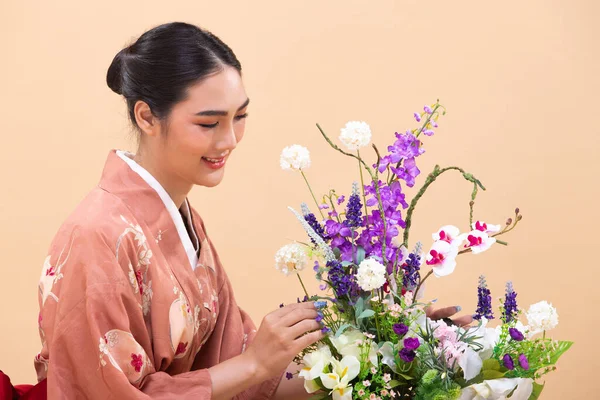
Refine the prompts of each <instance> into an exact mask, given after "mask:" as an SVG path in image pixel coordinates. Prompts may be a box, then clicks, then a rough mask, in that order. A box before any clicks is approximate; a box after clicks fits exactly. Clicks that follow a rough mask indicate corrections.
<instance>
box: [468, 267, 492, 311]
mask: <svg viewBox="0 0 600 400" xmlns="http://www.w3.org/2000/svg"><path fill="white" fill-rule="evenodd" d="M473 318H474V319H477V320H480V319H481V318H487V319H494V313H493V311H492V296H491V294H490V289H488V288H487V285H486V283H485V277H484V276H483V275H481V276H480V277H479V286H478V287H477V311H476V312H475V315H473Z"/></svg>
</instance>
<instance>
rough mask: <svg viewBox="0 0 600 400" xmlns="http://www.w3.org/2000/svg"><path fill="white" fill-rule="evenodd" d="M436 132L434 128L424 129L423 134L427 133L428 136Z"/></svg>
mask: <svg viewBox="0 0 600 400" xmlns="http://www.w3.org/2000/svg"><path fill="white" fill-rule="evenodd" d="M434 133H435V132H434V131H433V130H431V129H425V130H424V131H423V134H424V135H426V136H433V134H434Z"/></svg>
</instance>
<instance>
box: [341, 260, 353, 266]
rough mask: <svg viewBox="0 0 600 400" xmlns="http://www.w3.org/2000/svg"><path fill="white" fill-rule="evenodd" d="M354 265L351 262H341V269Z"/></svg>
mask: <svg viewBox="0 0 600 400" xmlns="http://www.w3.org/2000/svg"><path fill="white" fill-rule="evenodd" d="M352 264H354V263H353V262H352V261H342V267H347V266H348V265H352Z"/></svg>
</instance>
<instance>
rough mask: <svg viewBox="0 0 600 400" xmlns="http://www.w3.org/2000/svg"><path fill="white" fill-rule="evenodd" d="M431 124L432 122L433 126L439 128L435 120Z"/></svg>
mask: <svg viewBox="0 0 600 400" xmlns="http://www.w3.org/2000/svg"><path fill="white" fill-rule="evenodd" d="M429 122H431V125H432V126H433V127H434V128H437V127H438V124H437V122H435V120H434V119H431V120H430V121H429Z"/></svg>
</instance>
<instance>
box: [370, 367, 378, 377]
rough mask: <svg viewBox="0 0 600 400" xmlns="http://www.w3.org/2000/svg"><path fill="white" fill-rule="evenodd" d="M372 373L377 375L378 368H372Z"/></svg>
mask: <svg viewBox="0 0 600 400" xmlns="http://www.w3.org/2000/svg"><path fill="white" fill-rule="evenodd" d="M371 373H372V374H373V375H375V374H376V373H377V368H375V367H371Z"/></svg>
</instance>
